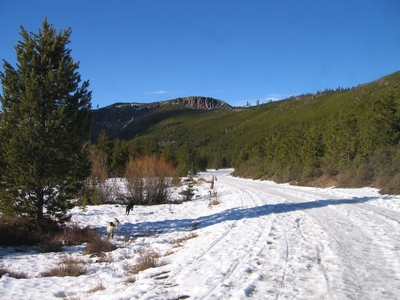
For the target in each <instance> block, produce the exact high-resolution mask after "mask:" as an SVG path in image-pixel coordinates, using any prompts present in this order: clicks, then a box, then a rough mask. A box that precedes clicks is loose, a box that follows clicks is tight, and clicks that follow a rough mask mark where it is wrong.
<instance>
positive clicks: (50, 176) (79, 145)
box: [0, 19, 92, 221]
mask: <svg viewBox="0 0 400 300" xmlns="http://www.w3.org/2000/svg"><path fill="white" fill-rule="evenodd" d="M71 33H72V31H71V29H70V28H68V29H67V30H63V31H60V32H59V33H56V30H55V29H54V27H53V25H52V24H49V23H48V22H47V19H44V20H43V22H42V28H41V29H39V32H38V34H34V33H28V32H27V31H26V30H25V29H24V27H23V26H21V33H20V34H21V36H22V41H18V44H17V45H16V46H15V50H16V54H17V65H16V68H14V67H13V66H11V65H10V64H9V63H8V62H7V61H5V60H3V68H4V73H3V72H0V80H1V84H2V88H3V93H2V95H0V101H1V111H0V160H1V166H2V172H1V174H0V211H1V212H2V213H3V214H13V215H20V216H30V217H35V218H36V219H37V220H38V221H40V220H41V219H42V218H43V217H47V216H54V217H56V218H58V220H62V218H63V217H65V213H66V211H67V210H68V209H69V208H70V207H71V202H70V200H71V199H72V198H74V197H76V196H77V193H78V191H79V190H80V189H81V188H82V182H83V180H84V179H85V178H86V177H87V176H88V175H89V174H90V163H89V160H88V149H87V141H88V140H89V133H90V130H91V125H92V113H91V103H90V101H91V92H90V91H88V90H87V88H88V86H89V82H88V81H85V82H83V83H82V84H80V82H81V77H80V75H79V73H78V72H77V69H78V68H79V63H76V62H74V61H73V59H72V57H71V50H70V49H68V48H67V47H66V45H67V44H68V43H69V42H70V40H69V38H70V35H71Z"/></svg>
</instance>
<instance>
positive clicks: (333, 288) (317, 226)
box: [170, 174, 400, 299]
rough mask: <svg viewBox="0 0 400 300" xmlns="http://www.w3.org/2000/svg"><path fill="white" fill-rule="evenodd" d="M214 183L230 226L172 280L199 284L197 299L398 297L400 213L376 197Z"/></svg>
mask: <svg viewBox="0 0 400 300" xmlns="http://www.w3.org/2000/svg"><path fill="white" fill-rule="evenodd" d="M217 178H218V185H219V186H220V187H221V188H220V191H219V193H221V194H222V196H221V197H222V198H223V199H227V200H222V201H223V202H225V201H229V206H230V208H229V210H225V211H223V212H221V216H219V217H221V218H223V219H224V223H225V226H223V227H219V228H218V229H213V230H212V231H213V232H211V230H210V232H208V234H207V241H208V243H205V244H204V247H203V248H197V249H195V250H194V249H190V251H188V252H190V253H188V254H186V255H188V256H190V261H189V263H188V264H187V265H186V266H182V267H181V268H178V269H176V273H177V274H176V275H174V274H171V277H170V279H172V278H174V277H176V280H177V281H178V282H184V283H186V284H189V283H190V282H193V283H195V284H192V285H195V286H196V294H198V296H197V297H195V298H198V299H230V298H236V297H237V298H242V297H243V296H252V297H256V298H268V299H323V298H326V299H398V298H399V297H400V268H399V266H400V265H399V263H400V231H399V229H400V225H399V222H400V214H399V212H398V211H394V210H391V209H388V208H385V207H381V206H379V205H376V204H369V203H368V202H373V200H374V199H376V200H378V199H381V200H382V197H381V196H380V195H379V194H377V193H376V191H374V190H372V189H363V190H365V191H366V192H367V196H364V195H362V196H359V193H360V190H356V191H357V193H356V194H351V192H352V191H354V190H348V191H346V190H344V189H323V190H322V189H317V188H308V187H295V186H289V185H276V184H275V183H272V182H260V181H251V180H243V179H238V178H233V177H227V176H224V174H219V176H217ZM371 194H372V195H371ZM382 201H384V200H382ZM378 202H379V201H378ZM213 218H215V216H211V217H210V220H212V219H213ZM207 220H208V219H206V221H205V222H206V224H207ZM214 231H215V232H214ZM211 234H213V235H214V237H213V238H211ZM199 279H200V280H199ZM189 286H190V285H189ZM191 289H192V286H190V288H189V290H188V293H187V294H188V295H190V290H191Z"/></svg>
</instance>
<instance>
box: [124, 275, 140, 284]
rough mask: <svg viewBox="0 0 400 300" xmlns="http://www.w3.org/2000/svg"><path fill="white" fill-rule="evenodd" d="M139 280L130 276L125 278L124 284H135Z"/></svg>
mask: <svg viewBox="0 0 400 300" xmlns="http://www.w3.org/2000/svg"><path fill="white" fill-rule="evenodd" d="M136 280H137V278H136V276H135V275H129V276H128V277H126V278H125V280H124V282H126V283H135V282H136Z"/></svg>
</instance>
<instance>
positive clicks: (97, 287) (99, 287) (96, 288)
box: [86, 282, 106, 294]
mask: <svg viewBox="0 0 400 300" xmlns="http://www.w3.org/2000/svg"><path fill="white" fill-rule="evenodd" d="M105 289H106V287H105V286H104V285H103V283H102V282H99V283H98V284H97V285H95V286H93V287H91V288H90V289H89V290H88V291H87V292H86V293H88V294H92V293H96V292H97V291H104V290H105Z"/></svg>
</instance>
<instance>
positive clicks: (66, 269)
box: [42, 255, 87, 277]
mask: <svg viewBox="0 0 400 300" xmlns="http://www.w3.org/2000/svg"><path fill="white" fill-rule="evenodd" d="M57 265H58V266H57V267H54V268H52V269H50V270H49V271H47V272H44V273H42V276H43V277H53V276H56V277H65V276H74V277H77V276H81V275H85V274H86V273H87V266H86V265H87V262H86V261H84V260H82V259H76V258H73V257H72V256H68V255H63V256H61V257H60V261H59V262H58V263H57Z"/></svg>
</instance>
